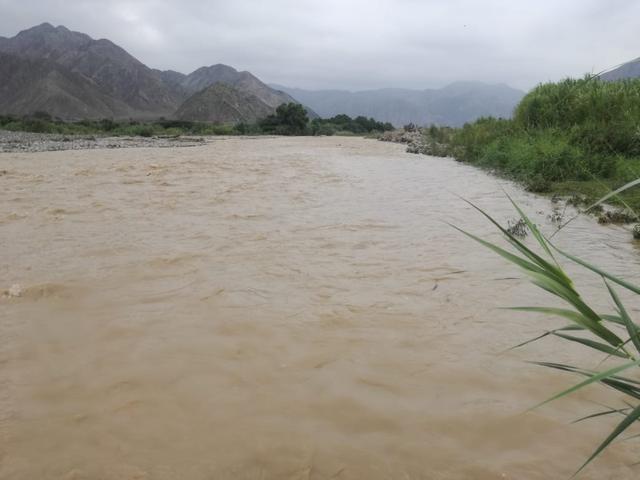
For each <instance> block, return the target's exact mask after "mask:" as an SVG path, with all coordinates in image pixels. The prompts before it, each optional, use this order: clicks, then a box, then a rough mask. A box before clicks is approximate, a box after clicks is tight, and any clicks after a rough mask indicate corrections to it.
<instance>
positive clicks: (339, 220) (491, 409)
mask: <svg viewBox="0 0 640 480" xmlns="http://www.w3.org/2000/svg"><path fill="white" fill-rule="evenodd" d="M0 172H2V175H1V176H0V291H1V290H4V289H6V290H9V289H11V287H12V286H13V285H19V288H17V287H14V289H13V290H14V293H19V294H20V296H14V297H9V296H8V295H5V296H4V297H3V298H2V299H0V334H1V340H2V345H1V347H0V386H1V390H0V434H1V436H0V440H1V444H0V478H2V479H3V480H4V479H16V480H17V479H20V480H23V479H25V480H26V479H64V480H82V479H101V480H115V479H137V480H139V479H144V480H147V479H148V480H151V479H158V480H168V479H186V480H192V479H193V480H205V479H207V480H208V479H231V478H239V479H334V478H335V479H443V480H444V479H447V480H448V479H541V480H542V479H545V480H546V479H556V478H558V479H562V478H568V477H569V476H570V475H571V474H572V473H573V472H574V471H575V470H576V469H577V468H578V467H579V466H580V465H581V464H582V462H583V461H584V460H585V459H586V458H587V457H588V456H589V454H590V453H591V452H592V451H593V450H594V449H595V447H596V446H597V444H598V443H599V442H600V441H601V440H602V439H604V437H605V436H606V435H607V434H608V432H609V431H610V430H611V428H612V427H613V425H614V424H615V422H616V421H618V419H614V418H610V419H607V418H604V419H596V420H593V421H590V422H584V423H578V424H575V425H572V424H571V421H572V420H574V419H576V418H579V417H581V416H583V415H587V414H589V413H594V412H596V411H598V410H599V409H601V407H599V406H598V405H597V404H596V403H595V402H603V403H607V404H616V405H619V403H617V402H619V400H620V399H619V398H618V397H617V395H616V394H615V392H610V391H607V390H603V389H602V388H598V387H595V388H591V389H588V390H587V391H585V392H583V393H581V394H579V395H574V396H573V397H571V398H569V399H566V400H562V401H558V402H555V403H552V404H549V405H546V406H544V407H542V408H540V409H537V410H534V411H531V412H527V410H528V409H529V407H532V406H533V405H535V404H536V403H538V402H540V401H542V400H544V399H546V398H547V397H549V396H550V395H551V394H553V393H556V392H557V391H559V390H560V389H563V388H565V387H568V386H569V385H571V384H572V383H576V382H577V381H578V379H577V378H575V377H573V376H571V375H568V374H563V373H560V372H555V371H551V370H547V369H544V368H541V367H537V366H534V365H531V364H528V363H526V360H547V361H557V362H573V363H577V364H580V365H583V366H585V367H595V366H597V365H598V362H599V361H600V358H594V357H593V356H589V353H588V352H585V350H584V349H581V348H578V347H577V346H576V347H575V348H573V347H572V348H568V347H567V346H566V345H565V344H564V342H560V341H554V340H544V341H541V342H538V343H535V344H532V345H530V346H528V347H526V348H524V349H522V350H516V351H512V352H509V353H502V352H503V351H504V350H505V349H507V348H508V347H511V346H513V345H515V344H517V343H519V342H521V341H524V340H527V339H528V338H530V337H532V336H535V335H536V334H539V333H541V332H543V331H544V330H545V329H547V328H551V327H554V326H561V325H562V322H561V321H560V320H556V319H549V318H544V317H540V316H536V315H527V314H520V313H513V312H508V311H505V310H500V309H499V307H503V306H514V305H531V304H534V305H542V304H545V303H548V299H547V297H546V296H545V295H544V294H542V293H540V292H537V291H535V290H534V288H533V287H531V286H530V285H529V284H528V283H527V281H526V280H525V279H523V278H522V274H521V273H520V272H518V271H517V270H516V269H515V267H513V266H511V265H510V264H508V263H506V262H505V261H504V260H502V259H500V258H499V257H497V256H496V255H495V254H493V253H492V252H490V251H487V250H485V249H483V248H482V247H480V246H478V245H477V244H475V243H474V242H473V241H471V240H468V239H466V238H464V237H463V236H462V235H461V234H460V233H458V232H457V231H455V230H454V229H452V228H451V227H450V226H449V225H448V224H447V223H446V222H451V223H454V224H456V225H459V226H461V227H464V228H465V229H468V230H470V231H473V232H475V233H477V234H480V235H482V236H484V237H485V238H488V239H492V240H499V236H498V235H496V233H495V230H494V229H493V228H492V226H491V225H490V224H488V222H487V221H486V220H484V219H483V218H482V217H481V216H480V215H479V214H478V213H477V212H475V211H473V210H472V209H471V208H470V207H469V206H468V205H466V204H465V203H464V202H462V201H461V200H460V199H459V198H458V197H457V195H461V196H463V197H465V198H467V199H469V200H472V201H474V202H476V203H477V204H478V205H480V206H481V207H483V208H486V209H487V210H488V211H490V212H491V213H492V214H494V215H495V216H496V218H498V219H499V220H500V221H505V222H506V221H507V220H508V219H511V218H515V213H514V211H513V209H512V208H511V207H510V205H509V203H508V201H507V199H506V198H505V195H504V193H503V191H502V189H503V188H504V189H505V190H506V191H507V192H509V193H510V194H512V195H513V196H514V197H515V198H516V200H517V201H518V202H520V203H521V205H522V206H523V207H524V209H525V210H526V211H527V212H529V213H530V214H531V215H532V217H533V218H534V219H535V220H536V221H537V222H539V223H540V224H541V226H542V228H543V230H545V231H547V232H551V231H552V229H553V226H552V224H551V223H550V222H549V220H547V218H546V217H547V215H548V214H549V213H550V212H551V203H550V201H549V200H548V199H545V198H542V197H537V196H534V195H531V194H528V193H525V192H523V191H522V190H520V189H519V188H518V187H516V186H514V185H512V184H510V183H508V182H505V181H501V180H497V179H496V178H495V177H492V176H490V175H488V174H487V173H485V172H482V171H480V170H477V169H474V168H472V167H469V166H466V165H463V164H460V163H457V162H455V161H453V160H450V159H441V158H431V157H425V156H417V155H410V154H406V153H404V147H403V146H402V145H396V144H389V143H381V142H377V141H375V140H365V139H358V138H336V137H334V138H261V139H224V138H219V139H214V140H210V141H209V142H208V143H207V144H206V145H203V146H199V147H193V148H140V149H122V150H91V151H73V152H49V153H4V154H0ZM630 237H631V236H630V234H629V233H628V231H625V230H624V229H622V228H620V227H600V226H597V225H596V224H595V222H594V221H593V220H592V219H590V218H579V219H578V220H576V221H575V222H573V223H572V224H571V225H570V226H569V227H567V228H566V229H565V230H563V231H562V232H561V233H560V234H559V235H558V236H557V237H556V240H557V243H558V244H559V245H561V246H564V247H566V248H567V249H570V250H571V251H572V252H574V253H576V254H578V255H580V256H582V257H584V258H585V259H588V260H590V261H593V262H594V263H597V264H599V265H603V266H606V267H607V268H608V269H609V270H611V271H613V272H616V273H619V274H621V275H624V276H625V277H627V278H628V279H631V280H636V281H637V280H639V279H640V248H639V246H638V244H637V243H636V244H634V243H633V242H632V241H631V240H630ZM527 241H528V242H531V240H527ZM568 268H569V271H571V272H573V273H575V274H576V278H577V280H578V284H579V287H580V289H581V291H582V292H585V295H588V296H589V298H592V299H594V301H595V302H596V303H598V304H599V305H601V306H603V307H608V308H610V307H611V305H610V302H609V301H608V300H607V298H606V297H605V296H604V294H603V292H602V285H601V281H600V280H599V279H598V278H597V277H596V276H595V275H592V274H587V273H585V272H583V271H581V270H580V269H578V268H574V267H572V266H570V265H568ZM627 301H628V302H630V303H629V305H628V308H629V309H630V310H631V311H632V312H633V315H635V316H636V317H637V316H638V312H639V309H640V305H638V303H637V301H636V303H635V304H634V303H633V302H634V299H633V298H627ZM639 454H640V446H639V444H638V443H637V442H634V441H626V442H620V443H617V444H615V445H613V446H612V447H611V448H610V449H609V450H608V451H607V452H605V454H604V455H603V456H602V457H601V458H600V459H598V460H597V461H596V462H595V463H593V464H592V465H591V466H590V467H589V468H588V469H587V470H585V472H584V473H583V474H582V475H581V477H580V478H584V479H598V480H600V479H616V480H621V479H632V478H639V477H640V469H638V467H632V466H631V465H632V464H633V463H635V462H636V461H638V460H639V458H638V457H639V456H640V455H639Z"/></svg>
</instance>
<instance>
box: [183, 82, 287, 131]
mask: <svg viewBox="0 0 640 480" xmlns="http://www.w3.org/2000/svg"><path fill="white" fill-rule="evenodd" d="M274 111H275V109H274V108H273V107H272V106H271V105H267V104H266V103H265V102H263V101H262V100H261V99H260V98H258V97H257V96H256V95H253V94H252V93H249V92H248V91H246V90H240V89H238V88H235V87H233V86H231V85H229V84H226V83H216V84H214V85H212V86H210V87H207V88H205V89H204V90H201V91H199V92H198V93H196V94H194V95H192V96H191V97H190V98H189V99H188V100H187V101H185V102H184V103H183V104H182V106H181V107H180V108H179V109H178V111H177V112H176V117H177V118H178V119H180V120H190V121H199V122H213V123H223V122H233V123H239V122H245V123H252V122H255V121H257V120H260V119H262V118H265V117H267V116H268V115H271V114H272V113H273V112H274Z"/></svg>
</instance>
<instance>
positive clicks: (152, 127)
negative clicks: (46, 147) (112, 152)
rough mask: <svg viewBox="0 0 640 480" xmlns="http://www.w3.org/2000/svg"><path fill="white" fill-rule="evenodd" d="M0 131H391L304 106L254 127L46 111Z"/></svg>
mask: <svg viewBox="0 0 640 480" xmlns="http://www.w3.org/2000/svg"><path fill="white" fill-rule="evenodd" d="M0 129H4V130H11V131H25V132H35V133H55V134H61V135H110V136H141V137H153V136H179V135H263V134H269V135H336V134H337V135H345V134H352V135H365V134H370V133H374V132H383V131H386V130H392V129H393V126H392V125H391V124H389V123H381V122H377V121H375V120H374V119H372V118H365V117H357V118H355V119H352V118H351V117H349V116H347V115H338V116H336V117H334V118H331V119H326V120H325V119H314V120H313V121H309V118H308V116H307V113H306V111H305V110H304V108H303V107H302V105H299V104H296V103H289V104H283V105H280V106H279V107H278V108H277V110H276V113H275V114H274V115H270V116H269V117H267V118H265V119H264V120H261V121H259V122H257V123H254V124H246V123H239V124H236V125H232V124H213V123H204V122H189V121H183V120H168V119H159V120H155V121H149V122H140V121H135V120H130V121H114V120H111V119H103V120H81V121H77V122H65V121H63V120H60V119H54V118H52V117H51V116H50V115H49V114H47V113H46V112H36V113H34V114H33V115H29V116H25V117H20V118H18V117H15V116H10V115H9V116H0Z"/></svg>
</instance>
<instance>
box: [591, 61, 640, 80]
mask: <svg viewBox="0 0 640 480" xmlns="http://www.w3.org/2000/svg"><path fill="white" fill-rule="evenodd" d="M600 78H601V79H602V80H605V81H608V82H613V81H616V80H624V79H625V78H640V58H636V59H635V60H632V61H630V62H628V63H625V64H624V65H621V66H619V67H618V68H616V69H614V70H611V71H610V72H606V73H603V74H602V75H600Z"/></svg>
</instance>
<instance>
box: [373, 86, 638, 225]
mask: <svg viewBox="0 0 640 480" xmlns="http://www.w3.org/2000/svg"><path fill="white" fill-rule="evenodd" d="M638 118H640V79H637V80H626V81H622V82H604V81H601V80H599V79H598V78H597V77H585V78H584V79H580V80H573V79H567V80H564V81H561V82H558V83H547V84H542V85H539V86H538V87H536V88H535V89H533V90H532V91H531V92H529V93H528V94H527V95H526V96H525V97H524V98H523V100H522V101H521V102H520V104H519V105H518V106H517V107H516V109H515V112H514V115H513V118H512V119H496V118H481V119H479V120H477V121H475V122H473V123H469V124H466V125H464V126H463V127H462V128H449V127H437V126H431V127H429V128H423V129H413V130H412V131H410V132H402V131H401V132H397V133H395V134H388V135H383V138H386V139H389V140H391V141H401V142H406V143H408V144H409V151H412V152H415V153H424V154H427V155H435V156H449V157H453V158H455V159H456V160H459V161H462V162H465V163H469V164H472V165H475V166H478V167H481V168H483V169H485V170H488V171H490V172H492V173H495V174H497V175H500V176H502V177H504V178H508V179H511V180H515V181H517V182H519V183H521V184H522V185H523V186H524V187H525V188H526V189H527V190H529V191H532V192H537V193H544V194H550V195H560V196H563V197H571V201H572V202H574V203H577V204H581V205H584V206H587V205H591V204H592V203H593V202H595V201H597V200H598V199H600V198H602V197H604V196H605V195H606V194H608V193H609V192H611V191H614V190H616V189H617V188H619V187H621V186H623V185H625V184H627V183H629V182H631V181H633V180H635V179H637V178H639V177H640V132H639V131H638ZM610 203H611V204H612V205H614V206H616V207H619V209H620V212H619V213H620V214H619V215H617V218H619V219H620V220H626V221H629V222H631V221H636V222H637V221H638V220H640V217H639V216H638V214H639V213H640V189H639V188H635V189H630V190H628V191H626V192H625V193H623V194H621V195H619V196H617V197H614V198H612V199H611V200H610Z"/></svg>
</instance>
